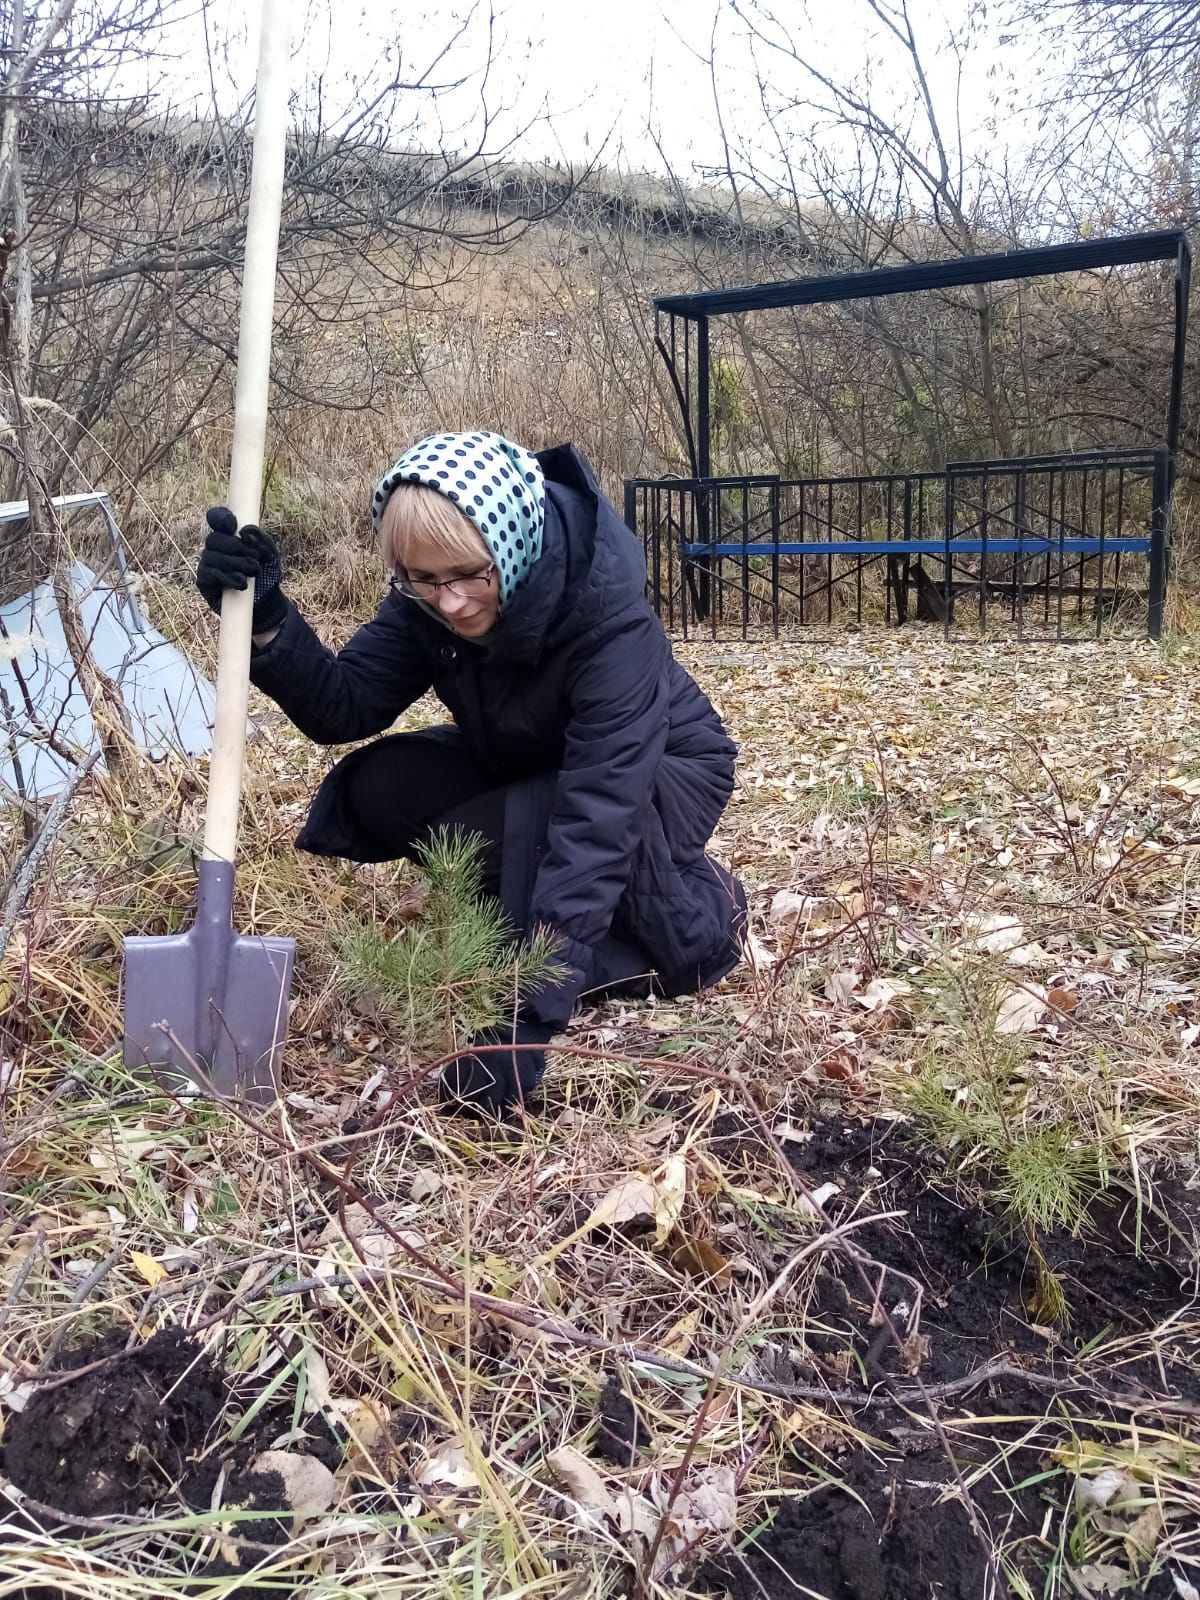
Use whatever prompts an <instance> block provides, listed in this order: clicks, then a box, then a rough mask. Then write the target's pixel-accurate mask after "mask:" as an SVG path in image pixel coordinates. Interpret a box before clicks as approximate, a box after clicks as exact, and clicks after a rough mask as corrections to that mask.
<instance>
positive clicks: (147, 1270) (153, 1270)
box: [129, 1250, 169, 1289]
mask: <svg viewBox="0 0 1200 1600" xmlns="http://www.w3.org/2000/svg"><path fill="white" fill-rule="evenodd" d="M129 1259H130V1261H132V1262H133V1265H134V1267H135V1269H136V1270H137V1273H138V1276H139V1277H141V1278H144V1279H145V1280H146V1282H147V1283H148V1284H149V1285H150V1287H151V1288H152V1289H153V1287H154V1285H155V1284H156V1283H161V1282H162V1281H163V1279H164V1278H166V1277H168V1276H169V1273H168V1272H167V1269H166V1267H164V1266H163V1264H162V1262H161V1261H156V1260H155V1259H154V1257H153V1256H148V1255H146V1254H144V1253H143V1252H142V1251H141V1250H131V1251H130V1252H129Z"/></svg>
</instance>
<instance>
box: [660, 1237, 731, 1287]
mask: <svg viewBox="0 0 1200 1600" xmlns="http://www.w3.org/2000/svg"><path fill="white" fill-rule="evenodd" d="M677 1239H678V1242H677V1243H676V1244H675V1246H674V1248H673V1249H672V1251H671V1265H672V1266H673V1267H674V1268H675V1269H676V1270H677V1271H678V1272H686V1273H687V1274H688V1276H689V1277H692V1278H711V1279H712V1281H713V1282H714V1283H716V1284H720V1285H722V1287H723V1286H724V1285H725V1284H727V1283H728V1282H729V1281H730V1279H731V1278H732V1276H733V1274H732V1272H731V1271H730V1270H729V1262H728V1260H727V1259H726V1258H725V1257H724V1256H723V1255H722V1254H721V1252H720V1251H719V1250H718V1249H717V1247H716V1245H715V1244H712V1243H710V1242H709V1240H707V1239H705V1238H703V1237H700V1236H698V1235H695V1234H679V1235H677Z"/></svg>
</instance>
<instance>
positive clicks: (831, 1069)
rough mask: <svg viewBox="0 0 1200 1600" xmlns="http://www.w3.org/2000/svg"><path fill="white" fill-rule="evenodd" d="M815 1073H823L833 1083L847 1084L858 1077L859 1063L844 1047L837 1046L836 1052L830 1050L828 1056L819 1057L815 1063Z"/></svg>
mask: <svg viewBox="0 0 1200 1600" xmlns="http://www.w3.org/2000/svg"><path fill="white" fill-rule="evenodd" d="M817 1071H818V1072H823V1073H824V1074H825V1076H826V1077H827V1078H832V1079H833V1080H834V1082H835V1083H847V1082H849V1081H850V1080H851V1079H852V1078H857V1077H858V1073H859V1061H858V1058H857V1056H855V1055H854V1054H853V1053H852V1052H851V1051H849V1050H848V1049H847V1048H846V1046H845V1045H839V1046H838V1047H837V1049H836V1050H831V1051H830V1052H829V1054H828V1055H826V1056H822V1057H821V1059H820V1061H818V1062H817Z"/></svg>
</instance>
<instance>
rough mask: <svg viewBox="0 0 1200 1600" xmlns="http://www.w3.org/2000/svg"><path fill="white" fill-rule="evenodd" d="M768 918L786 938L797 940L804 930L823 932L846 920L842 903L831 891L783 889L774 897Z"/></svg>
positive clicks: (786, 940) (790, 940)
mask: <svg viewBox="0 0 1200 1600" xmlns="http://www.w3.org/2000/svg"><path fill="white" fill-rule="evenodd" d="M767 918H768V921H769V922H770V924H771V926H772V927H773V928H774V929H775V931H776V932H777V933H778V934H779V935H780V936H781V938H782V939H783V941H784V942H791V943H795V941H796V937H797V935H798V934H800V933H801V932H804V933H809V932H814V933H815V932H821V931H826V930H828V929H830V928H834V927H837V925H838V924H839V923H841V922H843V921H844V920H845V913H844V912H843V909H842V907H841V905H840V904H839V903H838V902H837V901H836V900H833V899H831V898H830V897H829V896H828V895H809V894H798V893H797V892H796V891H795V890H794V889H780V891H779V893H778V894H777V895H776V896H775V898H774V899H773V900H772V901H771V909H770V911H769V912H768V913H767Z"/></svg>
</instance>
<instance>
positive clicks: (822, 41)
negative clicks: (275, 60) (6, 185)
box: [168, 0, 1025, 176]
mask: <svg viewBox="0 0 1200 1600" xmlns="http://www.w3.org/2000/svg"><path fill="white" fill-rule="evenodd" d="M775 10H776V12H777V14H778V16H779V17H780V18H782V19H783V24H782V25H783V27H784V28H785V29H786V30H787V31H788V32H789V33H790V34H791V35H792V37H793V38H794V39H795V40H796V41H797V43H798V44H799V45H800V46H801V47H802V48H803V49H804V51H805V52H806V53H807V54H808V55H809V56H810V57H811V58H812V59H813V60H814V61H815V62H816V64H817V65H818V66H819V67H820V68H822V69H823V70H827V71H828V72H829V73H830V74H831V75H833V76H835V77H838V78H839V79H841V80H848V79H852V78H857V77H859V76H860V75H861V74H862V73H863V72H865V71H868V70H870V71H872V74H873V79H874V83H875V92H876V94H877V95H880V96H882V97H883V99H884V100H885V101H886V100H887V99H888V97H889V96H894V95H895V94H896V92H897V91H896V88H895V87H894V86H897V85H901V84H903V85H904V88H905V92H907V89H908V78H907V75H906V74H902V73H901V72H900V71H899V70H898V67H897V50H896V46H895V43H894V41H892V40H889V38H888V37H887V34H886V30H885V29H884V28H883V27H882V25H881V24H880V22H879V20H878V18H877V17H875V16H873V15H872V12H871V9H870V7H869V5H868V4H867V0H811V3H810V4H809V5H808V6H805V5H803V4H801V3H799V0H776V5H775ZM911 12H912V15H913V18H914V22H915V25H916V28H917V33H918V37H919V39H920V40H921V41H922V44H923V57H924V64H925V68H926V71H927V73H928V75H929V80H930V87H931V91H932V93H933V96H934V99H935V101H936V102H937V104H938V107H939V112H940V114H943V115H945V116H946V118H947V119H948V121H949V122H951V123H952V122H953V116H954V111H955V106H956V104H957V106H958V108H959V110H960V112H961V114H962V119H963V126H964V134H965V139H964V143H965V144H966V146H967V148H968V149H971V148H972V147H974V148H983V147H984V146H987V147H988V148H991V147H993V146H994V144H995V142H996V138H997V134H996V130H995V128H994V127H993V126H992V125H991V124H990V123H989V120H988V118H989V114H990V109H991V106H990V102H991V96H992V92H993V91H994V90H998V91H1000V92H1003V79H1004V73H1005V71H1007V70H1008V69H1010V68H1011V67H1012V66H1013V65H1014V51H1015V50H1017V49H1018V48H1019V47H1016V46H1007V47H1002V46H1001V45H1000V44H999V43H998V28H997V26H996V24H995V23H993V22H988V21H986V20H984V18H983V17H982V16H980V15H979V12H980V8H978V7H977V6H975V5H972V4H970V3H969V0H912V4H911ZM256 13H257V7H256V6H255V5H254V4H253V0H251V3H250V4H249V5H243V4H242V3H241V0H236V3H235V0H213V5H212V9H211V11H210V19H211V34H210V37H211V36H212V35H219V36H221V39H222V43H221V48H220V51H219V54H218V57H217V60H216V64H215V73H214V84H213V87H212V88H211V89H210V87H209V85H208V83H207V82H206V79H207V77H208V73H207V71H204V72H199V71H197V67H198V66H199V65H200V63H201V62H202V61H203V59H204V53H205V52H204V46H203V40H202V37H201V35H200V34H199V33H195V34H192V35H191V36H190V37H187V36H186V35H180V34H178V33H177V34H176V35H175V38H174V48H175V53H176V62H175V64H174V65H173V66H171V67H170V68H168V82H169V83H170V84H171V85H172V93H173V98H174V99H175V100H176V102H177V103H178V104H180V105H183V104H186V103H188V102H189V100H190V101H191V103H192V104H193V105H194V106H195V107H196V109H199V110H203V109H204V107H205V104H206V102H210V101H211V97H212V94H213V93H214V92H215V94H216V95H217V97H218V99H219V100H221V101H222V102H224V104H225V107H226V108H227V107H228V106H229V105H230V104H231V103H233V102H234V101H235V100H236V98H237V94H238V93H240V92H242V91H244V90H245V89H246V88H248V87H249V85H250V83H251V82H252V79H253V64H254V53H255V45H254V34H255V31H256V26H257V16H256ZM495 13H496V15H495V23H494V29H493V30H492V31H491V42H492V48H493V52H494V56H495V59H494V62H493V65H492V68H491V72H490V79H489V89H488V95H487V98H488V102H489V108H490V109H493V110H495V109H496V108H500V110H499V115H498V118H497V124H496V126H497V132H498V133H500V132H501V131H502V132H503V134H505V135H507V134H509V133H511V132H513V131H515V130H518V129H523V128H524V129H527V131H526V132H524V134H523V135H522V136H521V138H520V140H519V144H518V147H517V151H516V153H517V154H519V155H521V156H523V157H525V158H528V159H532V160H541V159H543V158H547V157H548V158H551V159H554V158H558V159H563V160H568V161H580V160H586V159H589V158H590V159H595V158H596V156H597V154H598V152H601V151H602V152H603V156H602V159H604V160H605V162H606V163H607V164H612V165H617V164H620V165H623V166H631V167H639V168H650V169H657V168H660V167H661V166H662V165H663V162H664V159H665V161H667V162H669V163H670V164H671V166H672V167H673V168H674V170H676V171H678V172H680V173H682V174H684V175H688V176H690V175H692V174H693V172H694V171H695V169H696V168H705V167H718V166H720V164H721V161H722V145H721V139H720V133H719V129H718V123H717V118H716V115H715V111H714V93H713V83H712V73H711V72H710V68H709V65H708V59H709V57H710V55H714V56H715V59H716V61H717V63H718V66H717V73H716V76H717V83H718V87H719V92H720V100H721V105H722V110H723V114H724V117H725V120H726V128H727V132H728V133H729V135H730V137H731V140H732V141H733V142H734V143H739V142H741V141H743V140H744V139H746V138H753V137H754V135H755V132H756V130H757V128H758V125H759V123H760V120H761V112H760V110H759V95H758V91H757V88H756V87H755V75H756V64H755V59H754V56H753V54H752V51H751V48H750V46H749V44H748V43H747V39H746V30H745V27H744V25H743V24H742V23H741V21H740V20H739V19H738V17H737V16H736V14H735V13H734V12H733V11H732V9H731V8H730V7H729V6H728V5H725V4H720V3H719V0H557V3H548V0H496V4H495ZM294 15H295V16H296V18H297V26H296V29H295V34H296V37H295V40H294V48H295V51H296V74H297V79H298V80H299V78H300V76H301V73H302V71H307V72H308V73H310V74H311V73H315V72H324V73H325V74H326V78H327V84H328V85H329V86H331V88H332V92H331V93H329V91H328V90H327V93H329V101H330V103H336V102H337V101H343V102H351V101H353V100H354V98H355V96H356V94H357V95H359V96H360V97H361V95H363V94H365V93H366V85H367V84H368V83H369V81H370V79H371V78H372V76H374V75H375V74H376V73H381V72H383V71H385V70H386V67H385V52H390V55H388V56H387V57H386V60H387V62H388V63H394V61H395V59H396V47H397V44H399V47H400V49H401V50H402V52H403V60H404V62H405V65H406V67H407V68H408V69H410V70H411V67H413V66H415V65H418V64H419V65H420V66H421V67H425V66H427V65H428V64H429V63H430V62H431V61H432V60H433V59H434V58H435V57H436V56H437V54H438V52H439V51H440V50H441V48H442V47H443V46H444V45H445V43H446V42H447V41H449V40H450V39H451V38H452V37H454V35H455V33H456V30H457V28H458V27H459V25H460V24H461V25H462V31H461V35H460V36H459V37H458V39H457V42H456V44H455V46H454V48H453V50H452V51H451V53H450V54H449V55H448V56H447V57H446V58H445V60H444V61H442V62H441V63H440V66H439V68H438V72H437V76H438V78H439V81H449V80H454V79H457V78H464V77H465V78H466V79H467V80H468V81H467V82H466V84H465V85H464V86H463V87H462V88H460V89H458V90H457V91H455V92H453V93H450V92H446V93H442V94H440V95H439V96H438V97H437V98H436V101H435V100H434V99H433V98H432V97H429V98H426V99H425V100H424V101H423V102H422V103H421V106H420V116H421V121H420V129H421V137H422V142H423V143H424V144H425V145H426V146H427V147H429V146H430V145H431V144H436V141H437V139H438V138H439V137H440V138H444V139H445V140H446V142H448V143H450V144H452V145H457V146H458V147H460V148H461V147H462V146H463V145H465V144H468V143H469V140H470V133H469V130H470V128H471V126H472V124H473V121H474V119H476V118H477V116H478V106H479V90H478V70H479V68H480V67H481V66H482V64H483V62H484V61H485V59H486V56H487V49H488V42H489V25H488V7H487V5H486V3H481V4H479V5H476V6H470V5H466V4H459V5H452V4H451V5H448V4H439V3H437V0H425V3H421V0H413V3H408V4H405V5H403V6H397V5H396V4H395V3H394V0H352V3H345V0H308V4H307V15H305V8H304V7H300V6H298V7H296V10H295V13H294ZM302 17H303V18H304V19H305V20H303V22H301V21H300V19H301V18H302ZM972 18H973V19H974V21H973V22H972V24H971V27H970V30H969V31H970V37H971V40H972V48H971V49H969V50H968V51H967V53H966V54H965V56H960V55H957V54H956V53H955V51H954V50H953V49H951V48H950V42H949V41H950V38H951V36H952V35H953V34H954V33H956V32H957V33H958V34H959V35H960V36H962V35H963V34H964V30H966V29H967V25H968V21H969V19H972ZM714 24H715V30H716V31H715V51H714V49H713V44H714ZM185 38H186V39H187V42H186V43H185V42H184V40H185ZM759 62H760V63H761V65H762V68H763V69H764V70H765V71H766V72H767V74H768V75H769V77H770V78H771V80H772V82H773V83H774V84H775V85H776V86H777V87H778V88H780V89H785V88H786V87H787V86H788V85H789V84H791V83H795V82H797V81H798V77H797V74H796V73H795V70H794V68H791V67H789V66H788V64H787V63H786V62H783V61H781V59H780V58H779V57H778V56H777V55H774V54H773V53H772V52H771V51H770V50H764V49H760V50H759ZM373 68H374V72H373V70H372V69H373ZM355 84H357V85H358V87H357V89H356V87H355V86H354V85H355ZM339 85H340V87H339ZM900 98H901V101H902V100H903V95H901V97H900ZM416 106H417V98H416V97H414V96H411V95H410V96H406V97H405V100H404V104H403V107H402V108H401V109H402V110H403V111H407V112H408V113H411V112H412V111H413V110H414V109H415V108H416ZM901 114H903V111H901ZM406 121H407V117H406V116H402V118H401V123H402V124H403V123H404V122H406ZM801 122H802V123H803V118H802V119H801ZM475 125H476V126H477V122H476V123H475ZM1024 131H1025V130H1024V129H1023V127H1022V124H1021V120H1020V118H1019V116H1018V117H1017V118H1014V117H1013V116H1012V115H1011V113H1008V114H1006V115H1005V116H1004V117H1003V118H1002V120H1001V125H1000V138H1001V139H1002V140H1003V141H1004V142H1019V141H1020V139H1021V137H1022V135H1023V133H1024Z"/></svg>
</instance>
